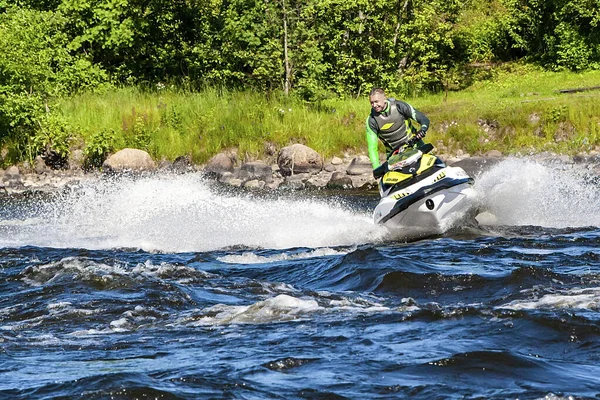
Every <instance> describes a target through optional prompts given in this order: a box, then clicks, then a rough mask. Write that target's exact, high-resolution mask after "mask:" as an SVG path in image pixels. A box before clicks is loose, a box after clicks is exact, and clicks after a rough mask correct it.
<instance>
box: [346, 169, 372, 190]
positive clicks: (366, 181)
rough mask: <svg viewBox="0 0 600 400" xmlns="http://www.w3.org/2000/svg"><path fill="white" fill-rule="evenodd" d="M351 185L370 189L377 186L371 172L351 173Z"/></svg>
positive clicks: (356, 187)
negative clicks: (362, 173) (363, 173)
mask: <svg viewBox="0 0 600 400" xmlns="http://www.w3.org/2000/svg"><path fill="white" fill-rule="evenodd" d="M350 179H352V186H353V187H354V188H355V189H362V190H371V189H375V188H377V181H376V180H375V178H373V174H372V173H371V174H368V175H367V174H365V175H352V176H350Z"/></svg>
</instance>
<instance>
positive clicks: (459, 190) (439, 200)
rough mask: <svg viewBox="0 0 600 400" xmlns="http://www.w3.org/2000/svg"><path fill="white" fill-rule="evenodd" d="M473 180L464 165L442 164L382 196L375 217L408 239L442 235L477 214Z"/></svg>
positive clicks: (374, 213)
mask: <svg viewBox="0 0 600 400" xmlns="http://www.w3.org/2000/svg"><path fill="white" fill-rule="evenodd" d="M472 184H473V180H472V179H471V178H470V177H469V176H468V175H467V174H466V172H464V170H463V169H462V168H457V167H446V168H443V169H441V170H439V171H438V172H436V173H435V174H433V175H431V176H429V177H427V178H426V179H423V180H422V181H420V182H417V183H416V184H414V185H412V186H409V187H406V188H404V189H400V190H398V191H394V192H392V193H390V194H388V195H387V196H385V197H383V198H382V199H381V200H380V201H379V204H378V205H377V207H375V210H374V212H373V219H374V221H375V223H378V224H383V225H384V226H386V227H388V228H390V229H391V230H393V231H395V232H396V233H397V234H399V235H401V236H402V237H404V238H406V239H416V238H422V237H427V236H436V235H441V234H443V233H445V232H447V231H448V230H449V229H451V228H453V227H456V226H458V225H460V224H461V223H462V222H463V221H465V220H466V219H470V218H472V217H474V214H475V211H476V203H477V202H476V197H477V196H476V192H475V190H474V189H473V187H472Z"/></svg>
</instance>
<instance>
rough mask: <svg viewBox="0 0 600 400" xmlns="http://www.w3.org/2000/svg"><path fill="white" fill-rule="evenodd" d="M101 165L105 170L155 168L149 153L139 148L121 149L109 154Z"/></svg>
mask: <svg viewBox="0 0 600 400" xmlns="http://www.w3.org/2000/svg"><path fill="white" fill-rule="evenodd" d="M102 167H103V168H104V170H105V171H107V172H145V171H154V170H156V164H155V163H154V160H152V157H150V154H148V153H147V152H145V151H144V150H139V149H129V148H127V149H123V150H120V151H117V152H116V153H115V154H113V155H111V156H109V157H108V158H107V159H106V161H104V164H102Z"/></svg>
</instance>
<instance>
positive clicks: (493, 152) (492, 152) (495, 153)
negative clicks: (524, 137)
mask: <svg viewBox="0 0 600 400" xmlns="http://www.w3.org/2000/svg"><path fill="white" fill-rule="evenodd" d="M485 157H487V158H502V157H504V156H503V155H502V153H501V152H499V151H498V150H490V151H488V152H487V153H485Z"/></svg>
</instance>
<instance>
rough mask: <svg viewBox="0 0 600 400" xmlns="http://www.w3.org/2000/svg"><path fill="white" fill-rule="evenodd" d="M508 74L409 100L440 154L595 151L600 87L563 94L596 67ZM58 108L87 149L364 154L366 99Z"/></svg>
mask: <svg viewBox="0 0 600 400" xmlns="http://www.w3.org/2000/svg"><path fill="white" fill-rule="evenodd" d="M509 68H510V69H507V68H505V69H504V70H503V71H500V72H495V73H494V75H495V76H494V78H493V79H492V80H489V81H485V82H479V83H476V84H475V85H473V86H471V87H469V88H468V89H466V90H462V91H456V92H448V93H439V94H431V95H427V96H420V97H417V98H404V99H403V100H406V101H408V102H410V103H411V104H413V105H414V106H415V107H416V108H418V109H420V110H421V111H423V112H424V113H425V114H426V115H427V116H428V117H429V118H430V120H431V122H432V124H431V129H430V131H429V132H430V133H429V134H428V137H427V139H428V140H429V141H430V142H431V143H433V144H434V145H436V146H437V147H438V149H439V151H441V152H447V153H453V152H457V151H458V150H462V151H465V152H468V153H470V154H480V153H485V152H486V151H489V150H492V149H497V150H500V151H502V152H503V153H505V154H514V153H531V152H542V151H552V152H558V153H565V154H575V153H581V152H587V151H590V150H593V149H596V150H598V146H599V145H600V91H586V92H581V93H572V94H560V93H558V92H557V91H558V90H560V89H568V88H580V87H590V86H599V85H600V71H594V72H587V73H580V74H576V73H567V72H560V73H551V72H544V71H540V70H536V69H534V68H532V67H523V66H514V65H513V66H509ZM390 95H393V94H390ZM55 109H56V110H59V111H60V113H61V114H62V115H63V116H64V117H65V118H66V119H67V120H68V121H69V124H70V126H72V127H73V129H74V132H75V135H77V136H80V137H81V139H82V142H83V143H82V144H81V146H85V145H86V144H88V143H90V141H92V140H94V139H93V137H94V134H97V132H99V131H111V130H112V131H114V132H115V134H116V136H117V137H118V140H117V144H116V147H124V146H127V145H130V146H131V145H132V144H134V145H135V144H136V143H138V144H140V146H139V147H144V146H145V147H146V149H147V150H148V151H149V152H150V153H151V154H152V156H153V157H154V158H155V159H157V160H159V159H168V160H173V159H175V158H176V157H178V156H181V155H189V156H191V157H192V159H193V160H194V161H195V162H198V163H202V162H205V161H207V160H208V159H209V158H210V157H212V156H213V155H214V154H216V153H218V152H220V151H222V150H225V149H236V150H237V154H238V158H239V159H240V160H245V161H248V160H255V159H264V160H269V161H273V160H274V159H275V157H276V151H277V150H279V149H280V148H281V147H283V146H286V145H289V144H292V143H303V144H306V145H308V146H310V147H312V148H314V149H315V150H317V151H318V152H319V153H321V154H322V155H323V156H324V157H331V156H334V155H343V154H344V153H346V152H351V153H354V154H366V143H365V139H364V123H365V119H366V116H367V114H368V113H369V103H368V100H367V97H366V96H363V97H361V98H359V99H355V98H346V99H342V98H332V99H327V100H324V101H322V102H320V103H318V104H308V103H304V102H301V101H300V100H298V99H295V98H294V97H287V98H286V97H285V96H283V95H282V94H270V95H265V94H264V93H255V92H250V91H247V92H235V91H227V90H219V89H207V90H204V91H202V92H199V93H189V92H184V91H179V90H177V88H166V89H163V90H160V91H154V92H148V91H142V90H138V89H135V88H125V89H118V90H113V91H108V92H104V93H84V94H80V95H77V96H74V97H71V98H68V99H62V100H61V101H60V102H59V103H58V104H57V105H56V106H55ZM486 127H487V128H488V129H487V131H486ZM490 127H492V129H490ZM79 142H80V143H81V141H79ZM142 145H143V146H142ZM273 149H275V150H276V151H275V153H273Z"/></svg>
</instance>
